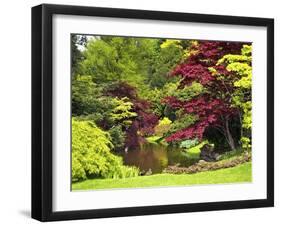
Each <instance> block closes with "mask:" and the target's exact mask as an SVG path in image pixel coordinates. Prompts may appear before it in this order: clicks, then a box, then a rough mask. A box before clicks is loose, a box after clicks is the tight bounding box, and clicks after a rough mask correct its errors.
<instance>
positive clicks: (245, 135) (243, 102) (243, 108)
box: [218, 45, 252, 149]
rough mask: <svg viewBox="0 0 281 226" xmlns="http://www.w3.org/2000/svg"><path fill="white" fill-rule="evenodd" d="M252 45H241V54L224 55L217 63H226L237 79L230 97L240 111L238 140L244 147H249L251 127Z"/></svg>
mask: <svg viewBox="0 0 281 226" xmlns="http://www.w3.org/2000/svg"><path fill="white" fill-rule="evenodd" d="M251 53H252V46H250V45H243V48H242V49H241V55H231V54H228V55H225V56H223V57H222V58H221V59H220V60H219V61H218V65H226V69H227V70H228V71H229V72H231V73H234V75H235V76H236V78H237V80H236V81H235V82H234V86H235V87H236V89H235V92H234V94H233V97H232V104H233V106H235V107H238V108H239V109H240V112H241V124H242V125H241V139H240V142H241V144H242V147H243V148H244V149H250V148H251V132H250V130H251V128H252V113H251V112H252V100H251V87H252V65H251V62H252V56H251Z"/></svg>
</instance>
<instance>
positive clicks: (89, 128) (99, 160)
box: [72, 118, 139, 181]
mask: <svg viewBox="0 0 281 226" xmlns="http://www.w3.org/2000/svg"><path fill="white" fill-rule="evenodd" d="M110 139H111V138H110V136H109V133H107V132H104V131H102V130H101V129H100V128H98V127H97V126H96V125H95V124H94V123H92V122H90V121H78V120H77V119H75V118H73V119H72V181H78V180H83V179H87V177H101V178H124V177H131V176H137V175H138V173H139V170H138V169H137V168H135V167H127V166H124V165H123V161H122V158H121V157H118V156H115V155H114V154H112V153H111V151H110V150H111V148H112V147H113V145H112V143H111V141H110Z"/></svg>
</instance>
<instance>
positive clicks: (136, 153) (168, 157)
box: [120, 143, 198, 174]
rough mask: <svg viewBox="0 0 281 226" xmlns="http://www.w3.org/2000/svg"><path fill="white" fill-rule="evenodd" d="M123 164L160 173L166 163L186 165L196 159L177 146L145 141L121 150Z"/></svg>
mask: <svg viewBox="0 0 281 226" xmlns="http://www.w3.org/2000/svg"><path fill="white" fill-rule="evenodd" d="M120 155H121V156H122V157H123V160H124V164H125V165H129V166H136V167H138V168H139V169H140V171H141V172H142V173H145V172H148V171H149V172H150V173H152V174H156V173H161V172H162V171H163V169H165V168H166V167H167V166H168V165H176V164H178V165H180V166H185V167H188V166H190V165H192V164H194V163H195V162H197V161H198V159H196V158H191V157H189V156H188V154H187V153H186V152H185V151H183V150H182V149H181V148H178V147H170V146H165V145H161V144H152V143H147V144H143V145H141V146H140V147H139V148H138V149H135V150H129V151H128V152H127V153H126V152H122V153H120Z"/></svg>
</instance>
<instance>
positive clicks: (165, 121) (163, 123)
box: [158, 117, 172, 126]
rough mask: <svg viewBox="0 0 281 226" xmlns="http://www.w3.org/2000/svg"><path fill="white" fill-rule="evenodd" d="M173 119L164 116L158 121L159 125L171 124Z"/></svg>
mask: <svg viewBox="0 0 281 226" xmlns="http://www.w3.org/2000/svg"><path fill="white" fill-rule="evenodd" d="M171 123H172V121H171V120H170V119H169V118H167V117H164V118H163V119H161V120H160V121H159V123H158V126H165V125H171Z"/></svg>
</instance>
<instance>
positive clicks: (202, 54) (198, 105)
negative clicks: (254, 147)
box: [164, 41, 243, 149]
mask: <svg viewBox="0 0 281 226" xmlns="http://www.w3.org/2000/svg"><path fill="white" fill-rule="evenodd" d="M242 46H243V43H237V42H221V41H200V42H198V44H196V45H193V46H192V47H191V55H190V56H189V57H188V59H187V60H186V61H185V62H183V63H181V64H180V65H178V66H177V67H176V68H175V69H174V70H173V71H172V72H171V76H181V78H182V79H181V81H180V85H179V87H178V89H182V88H184V87H186V86H189V85H191V84H192V83H193V82H198V83H200V84H201V85H202V86H203V87H204V90H205V92H203V93H202V94H200V95H198V96H196V97H194V98H193V99H191V100H189V101H184V100H179V99H177V98H176V97H174V96H169V97H166V98H165V99H164V102H165V103H166V104H167V105H169V106H170V107H172V108H173V109H182V110H183V112H184V113H186V114H194V115H196V116H197V117H198V120H197V121H196V122H195V123H194V124H193V125H191V126H189V127H187V128H184V129H181V130H179V131H177V132H175V133H174V134H172V135H170V136H168V137H167V138H166V141H167V142H171V141H179V140H184V139H193V138H198V139H199V140H201V139H202V138H203V137H204V132H205V130H206V129H207V128H209V127H212V128H216V129H218V130H219V131H220V132H221V133H222V134H223V135H224V136H225V138H226V140H227V142H228V144H229V146H230V148H231V149H235V141H234V139H233V136H232V134H231V129H230V121H231V119H232V118H234V117H237V116H238V113H239V112H238V111H239V110H238V109H237V108H235V107H234V106H233V105H232V104H231V96H232V93H233V91H234V88H235V87H234V81H235V79H236V78H234V75H233V74H232V73H230V72H228V71H227V70H226V68H225V67H224V66H222V65H220V66H217V65H216V64H217V62H218V60H219V59H221V58H222V57H223V56H224V55H226V54H240V53H241V48H242ZM210 67H212V68H214V69H215V70H216V72H217V73H218V74H220V75H222V76H223V79H221V77H217V76H213V75H212V72H211V71H210V70H209V69H210Z"/></svg>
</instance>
